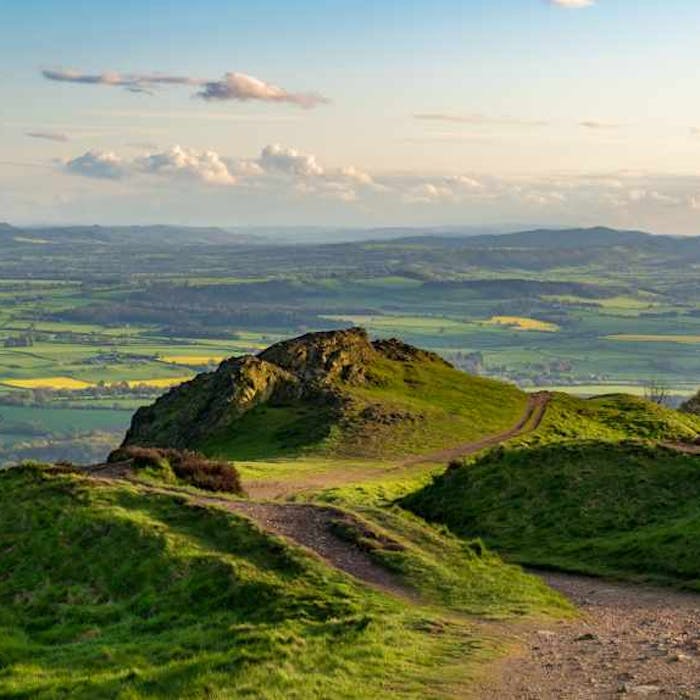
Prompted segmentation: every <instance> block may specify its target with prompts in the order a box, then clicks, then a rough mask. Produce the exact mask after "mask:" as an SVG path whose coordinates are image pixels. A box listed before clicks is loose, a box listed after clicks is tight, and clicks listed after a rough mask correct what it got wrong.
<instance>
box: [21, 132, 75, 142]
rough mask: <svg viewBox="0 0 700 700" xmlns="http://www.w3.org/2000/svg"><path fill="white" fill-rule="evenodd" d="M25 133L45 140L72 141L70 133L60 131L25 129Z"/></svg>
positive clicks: (33, 137)
mask: <svg viewBox="0 0 700 700" xmlns="http://www.w3.org/2000/svg"><path fill="white" fill-rule="evenodd" d="M24 135H25V136H28V137H29V138H31V139H44V140H45V141H58V142H66V141H70V139H69V138H68V135H67V134H64V133H63V132H60V131H25V132H24Z"/></svg>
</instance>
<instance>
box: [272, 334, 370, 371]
mask: <svg viewBox="0 0 700 700" xmlns="http://www.w3.org/2000/svg"><path fill="white" fill-rule="evenodd" d="M259 357H260V358H261V359H263V360H266V361H267V362H271V363H273V364H275V365H277V366H278V367H282V368H283V369H285V370H287V371H288V372H291V373H293V374H294V375H296V376H297V377H299V378H301V379H302V380H303V381H306V382H315V383H320V384H330V383H333V382H335V381H338V380H340V381H343V382H350V383H354V384H361V383H362V382H363V381H365V378H366V377H365V372H366V370H367V366H368V364H369V363H370V362H371V360H372V359H373V358H374V357H376V351H375V349H374V347H373V346H372V344H371V343H370V342H369V338H368V337H367V331H365V330H364V329H363V328H350V329H348V330H343V331H328V332H325V333H308V334H307V335H302V336H301V337H299V338H293V339H292V340H284V341H282V342H281V343H277V344H276V345H272V346H271V347H269V348H268V349H267V350H264V351H263V352H261V353H260V355H259Z"/></svg>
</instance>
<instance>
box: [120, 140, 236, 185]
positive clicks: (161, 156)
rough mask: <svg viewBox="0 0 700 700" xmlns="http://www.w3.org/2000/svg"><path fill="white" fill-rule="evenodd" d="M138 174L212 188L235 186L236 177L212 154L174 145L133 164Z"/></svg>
mask: <svg viewBox="0 0 700 700" xmlns="http://www.w3.org/2000/svg"><path fill="white" fill-rule="evenodd" d="M133 165H134V167H135V169H136V170H137V171H139V172H143V173H149V174H154V175H161V176H175V177H187V178H192V179H194V180H201V181H202V182H205V183H208V184H211V185H234V184H236V177H235V176H234V175H233V173H232V172H231V170H230V169H229V167H228V165H227V164H226V163H225V162H224V161H223V160H222V158H221V156H219V154H218V153H216V152H215V151H197V150H195V149H192V148H182V147H181V146H173V147H172V148H170V149H168V150H167V151H163V152H161V153H152V154H149V155H147V156H144V157H141V158H138V159H137V160H136V161H135V162H134V164H133Z"/></svg>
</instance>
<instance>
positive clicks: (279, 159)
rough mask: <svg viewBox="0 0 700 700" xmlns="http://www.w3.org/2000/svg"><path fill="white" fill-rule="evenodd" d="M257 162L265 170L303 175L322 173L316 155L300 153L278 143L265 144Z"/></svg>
mask: <svg viewBox="0 0 700 700" xmlns="http://www.w3.org/2000/svg"><path fill="white" fill-rule="evenodd" d="M259 164H260V167H261V168H262V169H263V170H265V171H267V172H279V173H285V174H289V175H302V176H304V177H309V176H313V175H323V168H322V167H321V166H320V165H319V164H318V162H317V160H316V156H313V155H311V154H307V153H301V152H299V151H297V150H296V149H295V148H286V147H285V146H281V145H280V144H273V145H271V146H265V148H264V149H263V151H262V154H261V155H260V160H259Z"/></svg>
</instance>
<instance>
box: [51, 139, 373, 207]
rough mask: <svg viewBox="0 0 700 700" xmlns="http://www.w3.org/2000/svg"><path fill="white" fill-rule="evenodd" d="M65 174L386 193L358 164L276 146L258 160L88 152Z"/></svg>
mask: <svg viewBox="0 0 700 700" xmlns="http://www.w3.org/2000/svg"><path fill="white" fill-rule="evenodd" d="M62 168H63V170H64V171H65V172H67V173H69V174H72V175H80V176H82V177H88V178H96V179H109V180H120V179H126V178H139V177H141V178H144V177H158V178H159V179H160V180H161V181H162V182H167V181H177V180H190V181H195V182H199V183H201V184H205V185H218V186H228V187H231V186H235V185H239V184H243V183H245V184H247V185H249V186H252V187H256V188H260V187H268V188H270V189H277V190H281V189H282V190H283V189H286V190H288V191H290V192H296V193H302V194H317V195H319V196H322V197H328V198H335V199H342V200H345V201H352V200H355V199H357V196H358V192H359V191H360V190H364V189H377V190H379V189H381V186H380V185H379V184H377V183H375V182H374V180H373V178H372V177H371V175H370V174H369V173H366V172H364V171H363V170H360V169H359V168H357V167H355V166H352V165H350V166H344V167H341V168H325V167H323V166H322V165H321V164H320V163H319V162H318V159H317V158H316V156H315V155H313V154H311V153H303V152H301V151H298V150H297V149H295V148H289V147H286V146H282V145H280V144H272V145H269V146H266V147H265V148H263V149H262V151H261V153H260V155H259V156H258V157H257V158H253V159H244V158H232V157H226V156H223V155H220V154H219V153H217V152H216V151H212V150H197V149H192V148H183V147H182V146H173V147H172V148H169V149H166V150H161V151H154V152H149V153H145V154H143V155H140V156H137V157H133V158H122V157H120V156H118V155H117V154H115V153H112V152H104V151H88V152H87V153H84V154H83V155H81V156H78V157H77V158H74V159H72V160H68V161H64V162H63V163H62Z"/></svg>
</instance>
